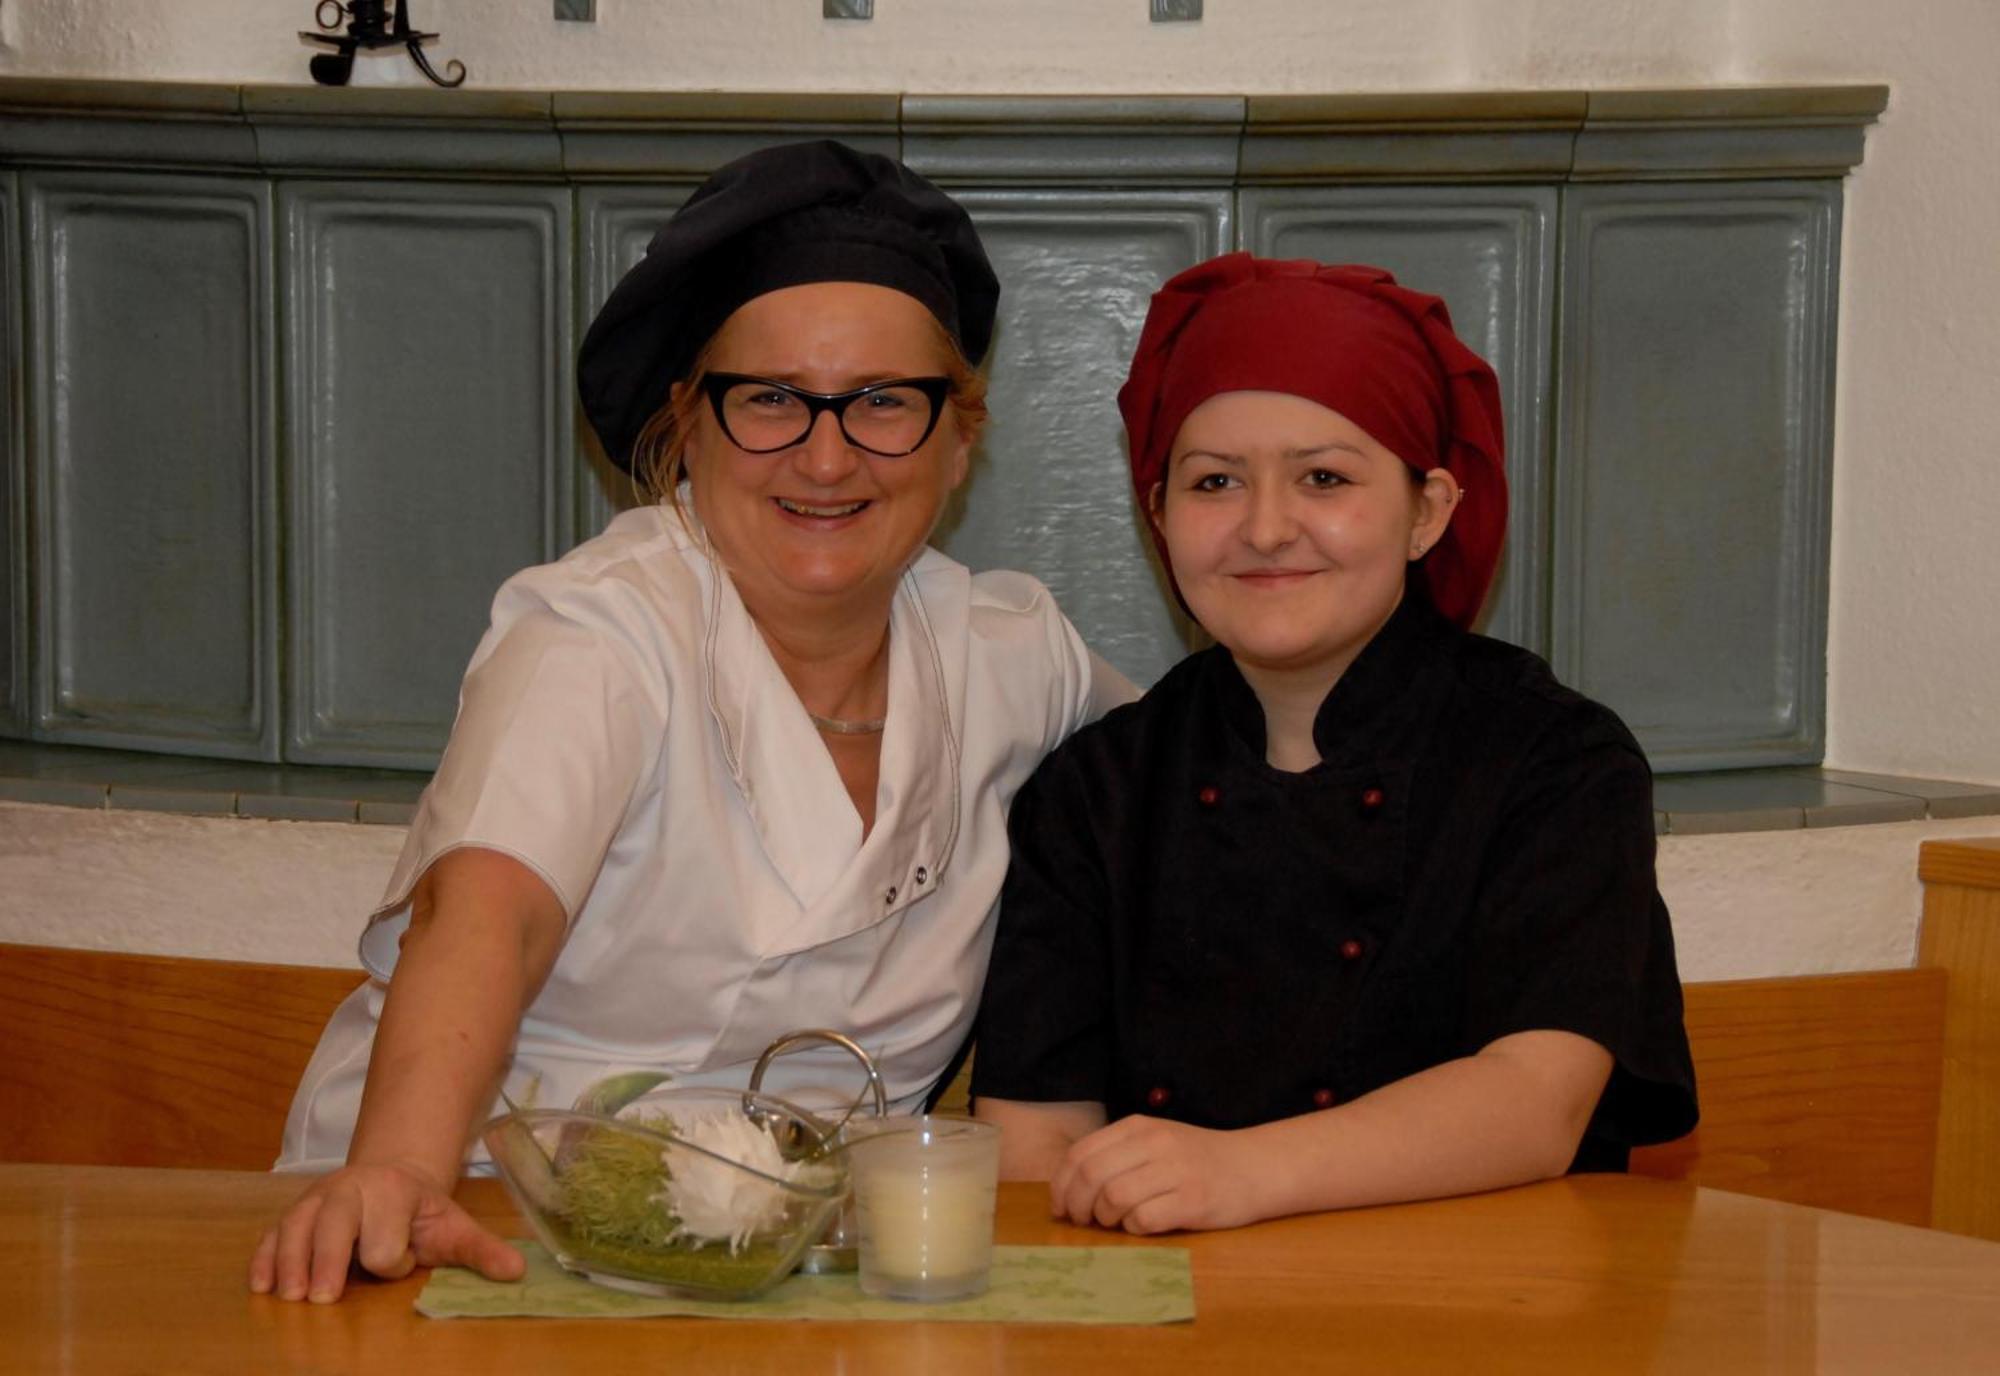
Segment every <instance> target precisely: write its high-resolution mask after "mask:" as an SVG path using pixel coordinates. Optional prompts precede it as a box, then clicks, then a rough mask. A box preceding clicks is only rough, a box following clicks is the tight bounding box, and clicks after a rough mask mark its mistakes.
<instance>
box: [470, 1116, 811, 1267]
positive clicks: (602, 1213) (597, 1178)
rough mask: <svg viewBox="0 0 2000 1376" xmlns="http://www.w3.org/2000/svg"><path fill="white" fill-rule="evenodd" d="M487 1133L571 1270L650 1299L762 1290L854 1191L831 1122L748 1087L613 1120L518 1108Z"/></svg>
mask: <svg viewBox="0 0 2000 1376" xmlns="http://www.w3.org/2000/svg"><path fill="white" fill-rule="evenodd" d="M481 1136H482V1137H483V1139H484V1140H485V1143H486V1149H487V1151H488V1152H489V1153H490V1154H491V1155H492V1157H493V1162H494V1165H495V1166H496V1167H498V1169H499V1172H500V1177H501V1179H503V1180H504V1181H506V1182H507V1189H508V1192H509V1193H510V1194H512V1195H513V1197H514V1202H515V1204H516V1206H518V1207H519V1209H520V1210H521V1213H522V1216H523V1217H525V1218H526V1219H527V1220H528V1224H529V1226H530V1227H531V1228H533V1229H534V1232H535V1236H536V1238H537V1239H539V1240H540V1242H541V1244H542V1245H543V1246H544V1247H546V1248H547V1249H548V1250H549V1252H550V1253H551V1254H552V1255H553V1256H554V1257H555V1259H556V1260H557V1262H559V1263H560V1264H561V1265H562V1266H563V1268H564V1269H565V1270H568V1271H571V1272H574V1273H575V1274H577V1275H579V1276H583V1277H584V1278H586V1279H588V1280H592V1281H596V1282H598V1283H599V1284H602V1285H609V1286H612V1287H614V1288H617V1289H623V1290H636V1291H639V1292H641V1293H644V1294H675V1295H694V1296H699V1297H700V1298H703V1299H749V1298H751V1297H753V1296H755V1295H759V1294H762V1293H763V1292H764V1291H765V1290H768V1289H770V1288H771V1287H772V1286H773V1285H776V1284H777V1283H778V1282H779V1281H781V1280H783V1279H784V1278H785V1277H786V1276H788V1275H790V1274H791V1272H792V1270H793V1269H794V1268H795V1267H797V1266H798V1264H799V1259H800V1257H801V1256H803V1255H804V1253H805V1250H806V1248H807V1247H809V1246H811V1245H812V1244H813V1243H814V1242H816V1241H817V1240H818V1239H819V1238H820V1237H821V1235H823V1234H824V1233H825V1232H826V1229H827V1224H828V1223H829V1222H830V1221H831V1220H832V1219H833V1217H834V1216H835V1214H837V1213H838V1212H839V1210H840V1207H841V1205H842V1203H843V1201H844V1200H845V1199H846V1196H847V1185H848V1180H847V1160H846V1155H845V1153H844V1152H842V1151H841V1150H840V1149H839V1148H838V1146H837V1145H835V1144H834V1143H833V1142H832V1140H831V1139H830V1138H829V1137H828V1134H827V1128H826V1125H825V1124H823V1123H821V1122H819V1121H818V1120H817V1119H815V1118H813V1117H812V1116H811V1115H810V1114H808V1113H806V1112H805V1111H804V1110H802V1109H799V1108H795V1107H794V1106H792V1105H791V1104H788V1103H786V1102H785V1101H784V1100H782V1099H774V1098H771V1097H770V1096H768V1095H763V1094H751V1093H747V1092H745V1091H743V1090H734V1089H661V1090H655V1091H653V1092H652V1093H649V1094H643V1095H641V1096H639V1097H638V1098H636V1099H634V1100H632V1101H631V1102H630V1103H629V1104H626V1105H625V1106H624V1107H623V1108H621V1109H620V1110H619V1111H618V1113H617V1115H616V1116H615V1117H614V1116H608V1115H605V1114H601V1113H589V1112H580V1111H577V1110H574V1109H520V1110H517V1111H515V1112H513V1113H509V1114H506V1115H503V1116H502V1117H499V1118H496V1119H494V1120H493V1121H492V1122H490V1123H488V1124H487V1125H486V1126H485V1128H484V1129H482V1130H481Z"/></svg>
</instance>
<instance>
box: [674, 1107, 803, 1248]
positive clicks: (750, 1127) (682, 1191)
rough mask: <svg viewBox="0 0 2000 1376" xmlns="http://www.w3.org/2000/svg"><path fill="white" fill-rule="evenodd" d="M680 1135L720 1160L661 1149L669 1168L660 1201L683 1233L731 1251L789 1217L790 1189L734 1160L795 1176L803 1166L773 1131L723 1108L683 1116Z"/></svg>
mask: <svg viewBox="0 0 2000 1376" xmlns="http://www.w3.org/2000/svg"><path fill="white" fill-rule="evenodd" d="M675 1136H676V1137H678V1138H680V1139H681V1140H682V1141H685V1142H687V1143H689V1144H690V1145H692V1146H697V1147H700V1148H702V1149H703V1151H709V1152H713V1153H715V1156H720V1157H724V1158H727V1159H726V1160H724V1161H718V1160H716V1159H715V1157H713V1156H704V1155H703V1154H702V1152H699V1151H687V1150H685V1149H683V1148H681V1147H680V1146H678V1145H675V1146H671V1147H668V1148H667V1149H666V1150H665V1151H663V1152H661V1153H660V1160H661V1163H662V1164H663V1165H665V1166H666V1168H667V1183H666V1188H665V1189H664V1190H663V1191H662V1192H661V1194H660V1202H661V1203H662V1204H663V1205H665V1206H666V1207H667V1209H668V1210H670V1211H671V1212H672V1213H673V1215H674V1217H676V1218H678V1219H679V1220H680V1226H681V1231H682V1232H684V1233H686V1234H688V1235H689V1236H690V1237H694V1238H696V1239H698V1240H700V1241H702V1242H725V1241H726V1242H727V1243H728V1244H729V1252H730V1255H732V1256H734V1255H735V1254H736V1253H737V1252H739V1251H741V1250H742V1248H743V1244H744V1243H745V1242H747V1241H748V1240H749V1239H750V1237H751V1235H752V1234H754V1233H757V1232H759V1231H761V1230H763V1229H765V1228H769V1227H771V1226H772V1225H773V1224H775V1223H777V1222H778V1221H779V1220H780V1219H782V1218H783V1217H784V1212H785V1198H786V1195H785V1191H784V1190H783V1189H781V1188H780V1187H779V1186H777V1185H774V1184H772V1183H771V1182H770V1181H769V1180H761V1179H759V1178H758V1177H757V1176H754V1175H751V1174H750V1173H749V1172H748V1171H741V1170H738V1169H737V1168H736V1167H735V1166H732V1165H730V1164H728V1162H730V1161H736V1162H740V1163H742V1164H743V1165H745V1166H748V1167H750V1169H751V1170H755V1171H761V1172H763V1173H764V1174H765V1175H768V1176H772V1177H774V1178H776V1179H778V1180H791V1179H792V1178H793V1177H794V1176H796V1175H797V1174H798V1170H799V1164H798V1163H796V1162H790V1161H787V1160H785V1158H784V1154H783V1153H782V1152H780V1151H779V1150H778V1141H777V1139H776V1138H775V1137H773V1136H772V1135H771V1134H770V1132H769V1131H768V1130H767V1129H765V1128H763V1127H760V1126H759V1125H758V1124H756V1123H754V1122H752V1121H751V1120H750V1119H749V1118H747V1117H745V1116H744V1115H743V1114H740V1113H735V1112H731V1111H730V1110H728V1109H723V1110H721V1111H719V1112H716V1113H704V1114H696V1115H692V1116H689V1117H687V1118H683V1119H681V1120H680V1121H679V1124H678V1126H677V1127H676V1129H675Z"/></svg>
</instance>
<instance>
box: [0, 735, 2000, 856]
mask: <svg viewBox="0 0 2000 1376" xmlns="http://www.w3.org/2000/svg"><path fill="white" fill-rule="evenodd" d="M427 782H429V776H428V775H426V774H420V773H408V772H404V771H400V770H389V769H336V768H329V767H309V766H300V765H262V764H241V763H232V762H229V761H223V760H204V759H196V758H193V757H181V756H173V755H147V754H139V753H136V752H130V751H121V750H96V749H90V748H86V747H82V746H63V745H36V744H33V743H31V742H26V741H7V740H0V800H5V801H8V802H17V803H45V804H53V805H57V806H62V807H87V808H113V809H129V810H134V811H144V812H172V813H180V814H183V815H194V816H214V817H255V818H264V819H277V820H284V821H301V822H363V823H371V824H377V825H385V826H408V825H409V823H410V819H411V817H412V816H413V815H414V814H415V811H416V803H417V799H418V797H419V796H420V795H421V794H422V793H423V789H424V785H425V784H426V783H427ZM1653 801H1654V808H1655V811H1654V814H1653V822H1654V830H1655V831H1656V832H1658V833H1659V834H1661V835H1675V836H1706V835H1713V834H1716V833H1718V832H1746V831H1792V830H1798V829H1800V828H1805V827H1843V826H1860V825H1864V824H1867V823H1870V822H1917V821H1923V820H1925V819H1927V818H1931V819H1952V818H1963V817H1990V816H2000V786H1994V785H1989V784H1975V783H1958V782H1953V781H1951V780H1945V779H1911V778H1903V777H1899V776H1896V775H1889V774H1860V773H1855V772H1853V771H1850V770H1841V769H1818V768H1811V767H1803V766H1802V767H1797V768H1789V769H1739V770H1729V771H1724V772H1717V773H1710V774H1666V775H1662V776H1661V777H1660V778H1659V779H1658V780H1657V781H1656V782H1655V784H1654V789H1653Z"/></svg>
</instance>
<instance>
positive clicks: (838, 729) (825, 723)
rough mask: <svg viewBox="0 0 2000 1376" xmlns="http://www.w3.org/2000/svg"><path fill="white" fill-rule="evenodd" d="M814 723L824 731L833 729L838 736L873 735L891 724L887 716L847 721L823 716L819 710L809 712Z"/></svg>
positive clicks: (808, 714)
mask: <svg viewBox="0 0 2000 1376" xmlns="http://www.w3.org/2000/svg"><path fill="white" fill-rule="evenodd" d="M806 715H807V716H809V717H811V718H812V723H813V725H814V726H817V727H818V728H819V729H820V730H822V731H831V732H832V733H833V734H834V735H836V736H872V735H874V734H875V733H876V732H878V731H880V730H881V729H882V728H883V727H885V726H887V725H888V724H889V719H888V718H887V717H869V718H868V719H866V720H865V721H845V720H843V719H841V718H840V717H822V716H821V715H820V714H819V713H817V712H808V713H806Z"/></svg>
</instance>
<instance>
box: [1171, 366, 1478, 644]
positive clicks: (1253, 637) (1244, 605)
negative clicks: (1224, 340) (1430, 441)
mask: <svg viewBox="0 0 2000 1376" xmlns="http://www.w3.org/2000/svg"><path fill="white" fill-rule="evenodd" d="M1457 494H1458V486H1457V484H1456V483H1455V482H1454V481H1453V480H1452V478H1451V475H1450V474H1449V473H1447V472H1445V471H1444V470H1443V469H1441V468H1440V469H1433V470H1431V472H1430V473H1429V474H1427V475H1425V477H1424V478H1423V479H1422V481H1421V482H1418V481H1416V480H1414V479H1413V477H1412V471H1411V469H1410V468H1409V466H1408V465H1406V464H1405V463H1404V462H1403V461H1402V460H1401V459H1399V458H1397V457H1396V456H1395V455H1394V454H1392V453H1390V452H1389V451H1388V450H1387V449H1385V448H1383V447H1382V446H1381V445H1380V444H1378V443H1377V442H1376V441H1375V440H1374V439H1373V438H1372V437H1371V436H1370V435H1369V434H1368V433H1367V432H1366V431H1365V430H1363V429H1362V428H1361V427H1360V426H1358V425H1356V424H1354V422H1352V421H1350V420H1348V419H1347V418H1346V417H1345V416H1343V415H1341V414H1340V413H1339V412H1337V411H1333V410H1329V409H1328V408H1327V407H1324V406H1321V405H1320V404H1319V403H1318V402H1315V401H1308V400H1306V399H1305V398H1304V397H1298V396H1292V395H1290V394H1288V393H1283V392H1225V393H1222V394H1221V395H1219V396H1215V397H1211V398H1209V399H1208V400H1207V401H1205V402H1203V403H1202V404H1201V405H1200V406H1198V407H1196V408H1195V409H1194V411H1193V412H1192V413H1191V414H1190V415H1189V416H1188V418H1187V420H1186V422H1185V423H1183V424H1182V426H1181V429H1180V433H1179V434H1178V435H1176V436H1175V437H1174V444H1173V449H1172V451H1171V453H1170V455H1169V457H1168V464H1167V476H1166V479H1165V481H1164V483H1163V484H1162V486H1161V490H1160V492H1159V494H1158V496H1157V498H1156V499H1155V501H1154V504H1153V505H1154V519H1155V520H1156V521H1157V522H1158V523H1159V527H1160V531H1161V534H1162V536H1163V537H1164V539H1165V541H1166V546H1167V557H1168V559H1169V561H1170V562H1171V564H1172V565H1173V571H1174V579H1175V581H1176V582H1178V583H1179V584H1180V589H1181V594H1182V595H1183V596H1184V597H1186V598H1187V603H1188V607H1189V609H1190V610H1192V611H1193V612H1194V614H1195V617H1196V619H1197V620H1199V621H1200V622H1201V624H1202V625H1203V626H1204V627H1206V628H1207V630H1208V632H1209V634H1210V635H1213V636H1214V637H1215V638H1216V639H1217V640H1218V641H1220V642H1221V643H1222V644H1223V645H1225V646H1227V647H1228V648H1229V651H1230V652H1231V653H1232V654H1234V655H1235V656H1236V658H1237V660H1238V662H1240V663H1242V664H1244V665H1246V666H1253V667H1256V668H1262V669H1267V670H1271V671H1274V672H1293V671H1304V672H1311V671H1315V670H1328V671H1330V672H1332V673H1334V674H1335V675H1337V674H1338V673H1339V672H1340V671H1342V670H1344V669H1345V668H1346V667H1347V665H1348V664H1349V663H1351V662H1352V661H1353V659H1354V656H1355V655H1357V654H1359V653H1360V651H1361V648H1362V647H1363V646H1364V645H1366V644H1367V643H1368V641H1369V639H1370V638H1371V637H1373V636H1374V634H1375V632H1376V631H1378V630H1380V629H1381V628H1382V625H1383V623H1384V622H1386V621H1387V620H1388V619H1389V616H1390V614H1391V613H1392V612H1394V611H1395V609H1396V604H1397V603H1398V602H1399V601H1401V599H1402V596H1403V585H1404V579H1405V577H1406V573H1407V570H1408V567H1409V563H1410V561H1411V560H1412V559H1414V558H1416V557H1417V555H1418V554H1419V553H1421V552H1422V551H1423V550H1427V549H1429V548H1430V547H1431V546H1432V545H1434V544H1436V543H1437V538H1438V536H1440V535H1442V534H1443V533H1444V528H1445V525H1446V524H1447V523H1448V522H1449V521H1450V519H1451V508H1452V504H1453V502H1454V501H1455V500H1456V498H1457Z"/></svg>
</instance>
